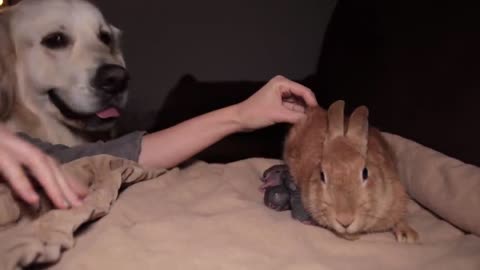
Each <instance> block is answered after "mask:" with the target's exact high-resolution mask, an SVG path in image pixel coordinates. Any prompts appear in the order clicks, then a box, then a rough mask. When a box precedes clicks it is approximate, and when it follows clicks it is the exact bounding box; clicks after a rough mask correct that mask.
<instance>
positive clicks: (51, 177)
mask: <svg viewBox="0 0 480 270" xmlns="http://www.w3.org/2000/svg"><path fill="white" fill-rule="evenodd" d="M48 162H49V161H48V159H47V157H45V156H43V155H34V156H31V157H29V158H28V159H27V160H26V161H25V163H26V165H27V166H28V168H29V169H30V171H31V173H32V176H33V177H35V178H36V180H37V181H38V182H39V183H40V184H41V186H42V187H43V189H44V190H45V192H46V193H47V195H48V197H49V198H50V199H51V200H52V202H53V204H54V205H55V206H56V207H57V208H61V209H64V208H68V207H69V205H68V202H67V201H66V200H65V197H64V195H63V193H62V191H61V189H60V187H59V185H58V182H57V180H56V177H55V174H54V172H53V171H52V169H51V168H50V166H49V165H48Z"/></svg>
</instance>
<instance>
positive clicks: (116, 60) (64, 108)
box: [0, 0, 129, 131]
mask: <svg viewBox="0 0 480 270" xmlns="http://www.w3.org/2000/svg"><path fill="white" fill-rule="evenodd" d="M128 80H129V75H128V72H127V70H126V68H125V62H124V60H123V55H122V51H121V49H120V31H119V30H118V29H116V28H115V27H114V26H112V25H111V24H109V23H108V22H107V21H106V20H105V18H104V17H103V16H102V14H101V13H100V11H99V10H98V9H97V8H96V7H95V6H94V5H92V4H91V3H90V2H87V1H83V0H23V1H22V2H20V3H19V4H17V5H16V6H14V7H12V8H10V9H9V10H6V11H5V12H3V13H0V98H2V101H0V105H1V106H2V108H0V117H3V118H5V116H6V115H8V113H10V111H11V110H12V109H11V108H12V106H15V105H12V104H15V103H19V102H20V103H23V105H24V106H25V107H27V108H29V109H30V110H31V111H32V112H33V113H36V114H39V115H42V116H47V117H51V118H54V119H56V120H57V121H60V122H61V123H63V124H64V125H67V126H69V127H70V128H74V129H80V130H85V131H102V130H107V129H109V128H111V127H112V125H113V123H114V122H115V119H116V118H117V117H118V116H119V115H120V112H121V111H122V109H123V108H124V107H125V105H126V102H127V96H128V93H127V91H126V89H127V84H128Z"/></svg>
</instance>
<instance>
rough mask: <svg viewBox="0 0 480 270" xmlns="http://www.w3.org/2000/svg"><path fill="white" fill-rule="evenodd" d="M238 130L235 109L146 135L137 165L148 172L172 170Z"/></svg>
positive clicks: (211, 113) (209, 114) (239, 126)
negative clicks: (146, 168) (151, 169)
mask: <svg viewBox="0 0 480 270" xmlns="http://www.w3.org/2000/svg"><path fill="white" fill-rule="evenodd" d="M241 130H242V126H241V124H240V121H239V120H238V115H237V112H236V108H235V106H230V107H226V108H223V109H219V110H216V111H213V112H210V113H207V114H203V115H200V116H198V117H195V118H193V119H190V120H187V121H185V122H182V123H180V124H178V125H176V126H173V127H170V128H167V129H165V130H162V131H158V132H155V133H151V134H148V135H145V136H144V138H143V141H142V149H141V151H140V156H139V163H140V164H141V165H143V166H145V167H150V168H171V167H174V166H176V165H178V164H180V163H181V162H183V161H185V160H187V159H189V158H191V157H192V156H194V155H195V154H197V153H199V152H201V151H202V150H204V149H205V148H207V147H209V146H210V145H212V144H214V143H216V142H218V141H219V140H221V139H223V138H224V137H226V136H228V135H230V134H232V133H235V132H239V131H241Z"/></svg>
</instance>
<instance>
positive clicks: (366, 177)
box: [362, 168, 368, 181]
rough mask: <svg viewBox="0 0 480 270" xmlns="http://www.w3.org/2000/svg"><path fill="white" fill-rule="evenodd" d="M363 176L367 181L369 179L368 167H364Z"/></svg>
mask: <svg viewBox="0 0 480 270" xmlns="http://www.w3.org/2000/svg"><path fill="white" fill-rule="evenodd" d="M362 178H363V181H367V179H368V169H367V168H363V171H362Z"/></svg>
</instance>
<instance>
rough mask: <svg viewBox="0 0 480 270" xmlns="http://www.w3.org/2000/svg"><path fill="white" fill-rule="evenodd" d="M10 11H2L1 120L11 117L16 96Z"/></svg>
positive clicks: (0, 44)
mask: <svg viewBox="0 0 480 270" xmlns="http://www.w3.org/2000/svg"><path fill="white" fill-rule="evenodd" d="M8 19H9V13H8V12H6V11H4V12H0V120H5V119H7V118H8V117H9V115H10V113H11V111H12V108H13V104H14V98H15V88H16V76H15V49H14V46H13V42H12V39H11V35H10V29H9V25H8Z"/></svg>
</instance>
